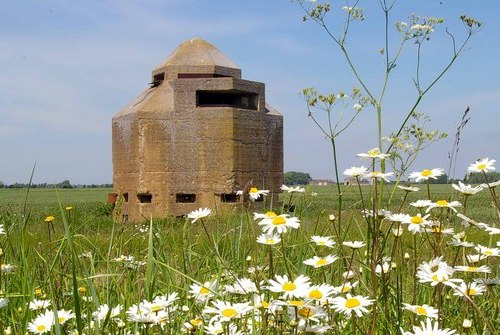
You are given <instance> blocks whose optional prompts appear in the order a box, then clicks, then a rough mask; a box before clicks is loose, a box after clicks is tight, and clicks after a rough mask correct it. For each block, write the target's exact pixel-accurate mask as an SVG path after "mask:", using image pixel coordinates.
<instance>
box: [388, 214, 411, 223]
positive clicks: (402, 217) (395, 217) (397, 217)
mask: <svg viewBox="0 0 500 335" xmlns="http://www.w3.org/2000/svg"><path fill="white" fill-rule="evenodd" d="M387 218H388V219H389V220H390V221H392V222H404V221H408V220H409V219H410V218H411V217H410V216H409V215H408V214H403V213H394V214H391V215H389V216H388V217H387Z"/></svg>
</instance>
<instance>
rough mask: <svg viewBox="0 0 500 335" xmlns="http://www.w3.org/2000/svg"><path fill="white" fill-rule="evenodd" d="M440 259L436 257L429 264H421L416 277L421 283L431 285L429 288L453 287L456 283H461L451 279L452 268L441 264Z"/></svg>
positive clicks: (443, 263)
mask: <svg viewBox="0 0 500 335" xmlns="http://www.w3.org/2000/svg"><path fill="white" fill-rule="evenodd" d="M442 259H443V258H442V257H437V258H435V259H433V260H431V261H430V262H423V263H422V264H420V265H419V267H418V271H417V274H416V276H417V277H418V279H419V282H421V283H431V286H436V285H438V284H440V283H441V284H443V285H447V286H451V287H455V286H456V285H455V283H456V282H461V281H462V280H461V279H452V278H451V277H452V275H453V272H454V270H453V268H452V267H451V266H448V264H447V263H446V262H443V260H442Z"/></svg>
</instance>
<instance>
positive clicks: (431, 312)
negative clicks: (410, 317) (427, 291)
mask: <svg viewBox="0 0 500 335" xmlns="http://www.w3.org/2000/svg"><path fill="white" fill-rule="evenodd" d="M403 308H404V309H406V310H409V311H412V312H413V313H415V314H417V315H422V316H426V317H428V318H433V319H436V318H437V317H438V312H439V310H438V309H437V308H434V307H432V306H429V305H425V304H424V305H410V304H405V303H403Z"/></svg>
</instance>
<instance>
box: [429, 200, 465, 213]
mask: <svg viewBox="0 0 500 335" xmlns="http://www.w3.org/2000/svg"><path fill="white" fill-rule="evenodd" d="M461 206H462V204H461V203H460V202H458V201H452V202H448V201H447V200H438V201H436V202H433V203H431V204H430V205H429V207H427V209H426V213H428V212H429V211H430V210H432V209H433V208H449V209H451V210H453V211H454V212H456V211H457V210H456V209H455V207H461Z"/></svg>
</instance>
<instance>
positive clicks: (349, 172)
mask: <svg viewBox="0 0 500 335" xmlns="http://www.w3.org/2000/svg"><path fill="white" fill-rule="evenodd" d="M367 172H368V169H367V168H365V167H364V166H360V167H351V168H349V169H346V170H345V171H344V175H345V176H349V177H358V178H363V177H364V176H365V175H366V173H367Z"/></svg>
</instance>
